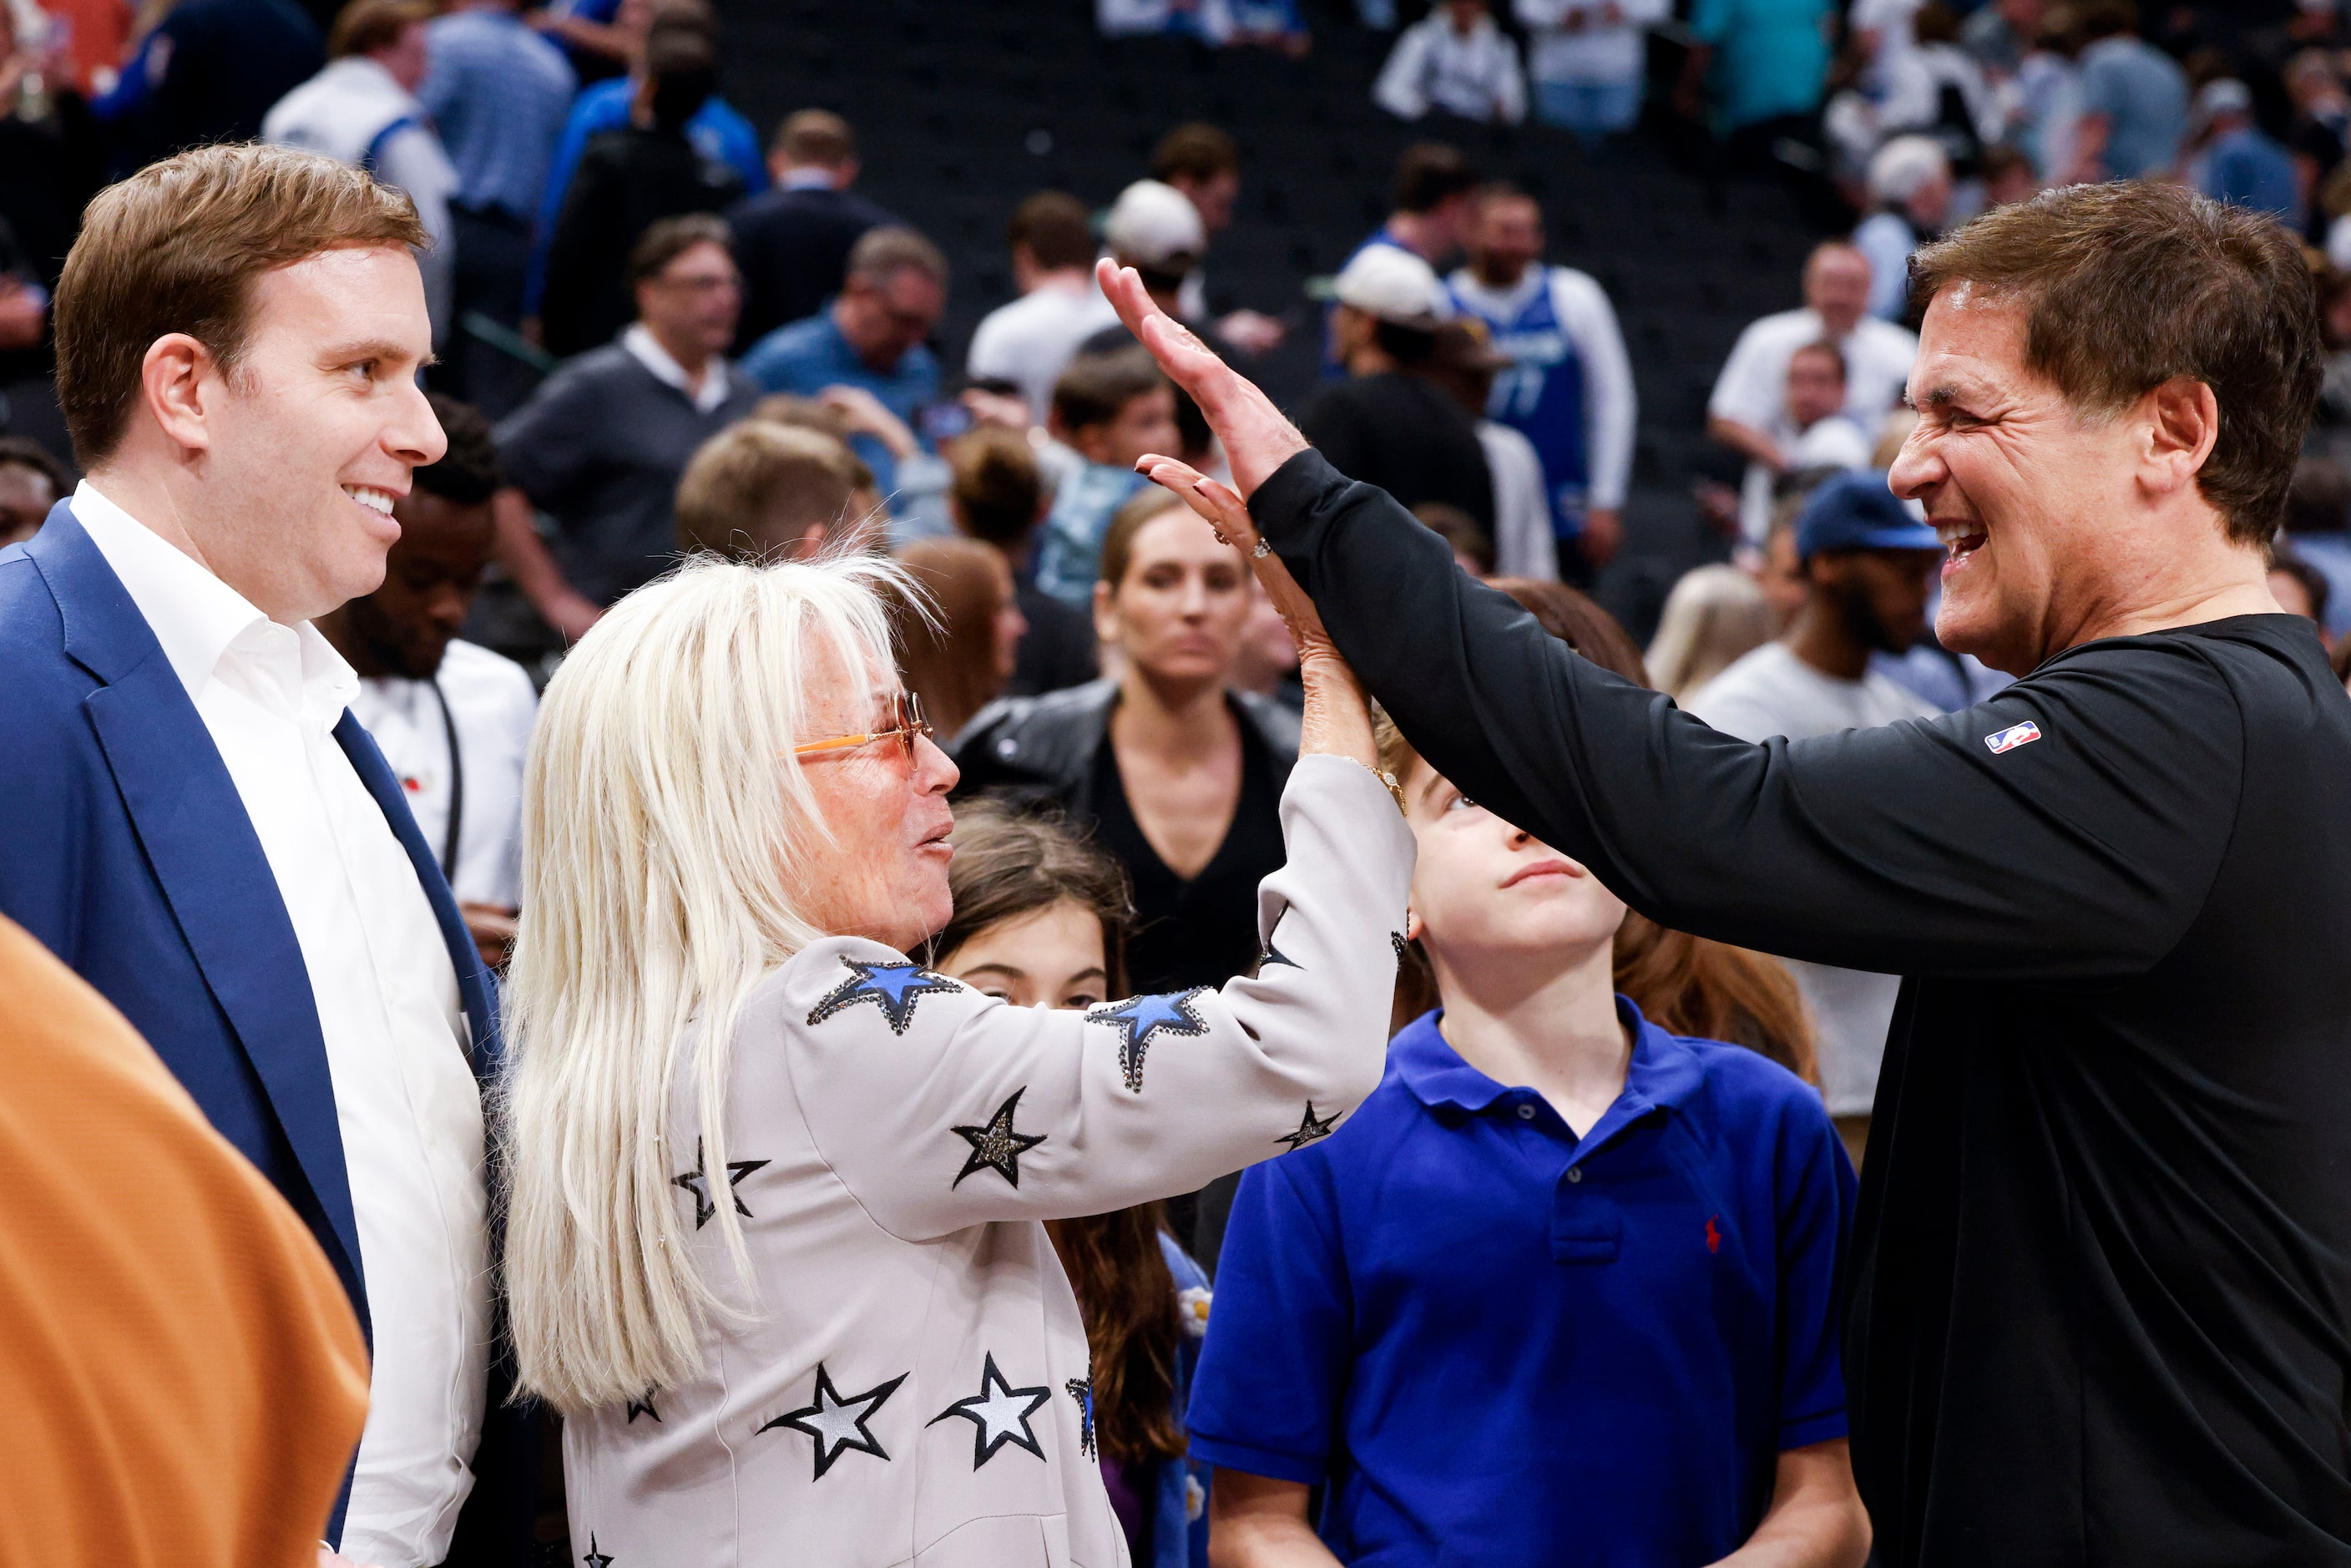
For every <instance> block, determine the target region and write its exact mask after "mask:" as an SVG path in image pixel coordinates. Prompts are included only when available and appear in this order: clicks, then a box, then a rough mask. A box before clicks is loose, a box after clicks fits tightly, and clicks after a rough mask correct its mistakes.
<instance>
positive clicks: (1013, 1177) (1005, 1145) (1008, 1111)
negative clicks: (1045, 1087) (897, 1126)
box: [947, 1083, 1045, 1188]
mask: <svg viewBox="0 0 2351 1568" xmlns="http://www.w3.org/2000/svg"><path fill="white" fill-rule="evenodd" d="M1028 1092H1029V1086H1028V1085H1027V1084H1025V1083H1024V1084H1022V1085H1021V1086H1020V1087H1019V1088H1018V1089H1015V1090H1014V1091H1013V1092H1012V1098H1011V1099H1009V1100H1007V1101H1006V1102H1005V1103H1003V1104H1001V1105H998V1107H997V1108H996V1114H995V1115H993V1116H990V1117H989V1118H988V1119H987V1125H986V1126H984V1127H956V1128H954V1129H952V1131H953V1132H954V1133H955V1134H956V1136H957V1137H959V1138H961V1139H962V1140H963V1141H964V1142H965V1143H967V1144H969V1145H971V1155H970V1156H969V1157H968V1158H967V1159H966V1160H965V1161H964V1162H963V1169H962V1170H961V1171H958V1172H957V1173H956V1178H955V1180H953V1181H951V1182H949V1183H947V1186H949V1187H950V1188H952V1187H958V1186H962V1185H963V1178H964V1177H965V1176H969V1175H971V1174H972V1173H973V1172H974V1171H986V1170H992V1171H994V1172H995V1173H996V1174H997V1175H998V1176H1002V1177H1003V1178H1004V1179H1005V1180H1006V1181H1008V1182H1010V1183H1011V1184H1012V1185H1013V1186H1019V1185H1020V1156H1021V1155H1025V1154H1027V1153H1028V1152H1029V1150H1030V1149H1033V1148H1035V1147H1036V1146H1037V1145H1040V1144H1041V1143H1043V1142H1044V1141H1045V1134H1042V1133H1037V1134H1029V1133H1024V1132H1021V1131H1020V1130H1019V1128H1017V1127H1015V1126H1014V1125H1013V1124H1012V1113H1013V1112H1014V1111H1016V1110H1018V1109H1019V1105H1020V1096H1022V1095H1023V1094H1026V1093H1028Z"/></svg>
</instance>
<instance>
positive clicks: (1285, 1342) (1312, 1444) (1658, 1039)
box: [1189, 997, 1854, 1568]
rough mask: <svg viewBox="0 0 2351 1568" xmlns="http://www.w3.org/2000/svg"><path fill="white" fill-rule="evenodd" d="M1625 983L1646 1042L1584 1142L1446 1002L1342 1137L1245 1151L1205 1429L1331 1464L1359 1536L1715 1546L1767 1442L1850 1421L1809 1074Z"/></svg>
mask: <svg viewBox="0 0 2351 1568" xmlns="http://www.w3.org/2000/svg"><path fill="white" fill-rule="evenodd" d="M1617 1009H1618V1012H1619V1015H1620V1016H1621V1017H1622V1018H1623V1019H1625V1023H1626V1024H1627V1025H1628V1026H1629V1027H1631V1028H1633V1029H1635V1030H1636V1031H1637V1033H1636V1039H1635V1044H1634V1047H1633V1059H1632V1064H1631V1069H1630V1071H1629V1072H1628V1073H1627V1074H1626V1078H1625V1090H1624V1092H1623V1093H1621V1094H1620V1095H1618V1096H1617V1098H1616V1101H1615V1103H1614V1104H1612V1105H1611V1106H1610V1107H1609V1108H1608V1110H1607V1112H1606V1113H1604V1114H1603V1115H1602V1117H1601V1118H1600V1120H1599V1122H1598V1123H1597V1124H1595V1125H1593V1128H1592V1129H1591V1130H1590V1131H1589V1132H1588V1133H1587V1134H1585V1135H1584V1136H1583V1138H1582V1139H1581V1140H1580V1141H1579V1140H1578V1139H1577V1137H1576V1136H1575V1134H1573V1132H1571V1131H1570V1130H1569V1128H1568V1126H1567V1124H1566V1123H1565V1122H1563V1121H1562V1120H1561V1118H1560V1116H1559V1114H1558V1113H1557V1112H1556V1111H1554V1110H1553V1109H1552V1106H1551V1104H1550V1103H1549V1102H1547V1101H1545V1100H1544V1099H1543V1098H1542V1097H1541V1095H1540V1094H1537V1093H1536V1092H1534V1091H1532V1090H1530V1089H1510V1088H1505V1087H1503V1086H1502V1085H1501V1084H1499V1083H1497V1082H1494V1081H1493V1080H1492V1079H1490V1078H1489V1077H1487V1076H1486V1075H1485V1074H1484V1073H1482V1072H1480V1071H1478V1070H1477V1069H1475V1068H1473V1067H1471V1066H1469V1065H1468V1063H1467V1062H1465V1061H1462V1060H1461V1058H1460V1057H1459V1056H1458V1055H1457V1054H1456V1053H1455V1052H1454V1051H1453V1049H1452V1048H1451V1047H1450V1046H1448V1045H1447V1044H1446V1042H1445V1039H1444V1037H1443V1035H1441V1034H1440V1033H1439V1032H1438V1029H1437V1025H1438V1021H1439V1019H1441V1018H1442V1016H1443V1015H1442V1014H1441V1013H1430V1014H1428V1015H1427V1016H1426V1017H1424V1018H1422V1019H1417V1020H1416V1021H1415V1022H1413V1023H1412V1024H1409V1025H1407V1026H1406V1027H1405V1030H1403V1031H1402V1032H1401V1033H1399V1034H1398V1035H1397V1036H1396V1037H1395V1040H1394V1041H1393V1042H1392V1043H1391V1044H1390V1046H1389V1048H1388V1070H1387V1075H1386V1077H1385V1078H1384V1080H1383V1081H1382V1082H1381V1084H1380V1086H1379V1088H1378V1089H1377V1090H1376V1091H1375V1092H1374V1093H1373V1094H1372V1096H1371V1098H1370V1099H1368V1100H1366V1101H1364V1103H1363V1105H1362V1106H1361V1107H1360V1108H1359V1109H1358V1110H1357V1111H1356V1112H1355V1113H1354V1114H1353V1115H1352V1116H1350V1117H1349V1118H1347V1120H1346V1121H1345V1122H1344V1124H1342V1125H1341V1126H1340V1128H1339V1129H1338V1131H1337V1132H1336V1133H1335V1134H1332V1135H1331V1136H1330V1137H1329V1138H1328V1139H1327V1140H1325V1141H1322V1142H1320V1143H1313V1144H1310V1145H1303V1146H1301V1147H1300V1148H1299V1149H1298V1151H1297V1152H1296V1153H1293V1154H1287V1155H1281V1156H1280V1157H1279V1158H1277V1159H1274V1160H1272V1161H1270V1163H1268V1164H1265V1165H1261V1166H1256V1167H1254V1168H1253V1169H1251V1170H1250V1171H1249V1174H1248V1175H1247V1176H1244V1177H1243V1178H1242V1181H1241V1188H1240V1195H1239V1197H1238V1199H1237V1201H1236V1202H1235V1204H1234V1206H1233V1213H1232V1221H1231V1226H1230V1228H1229V1229H1228V1230H1227V1232H1226V1235H1225V1244H1224V1251H1223V1253H1222V1255H1221V1258H1220V1260H1219V1262H1218V1265H1217V1296H1216V1307H1215V1310H1214V1311H1213V1312H1211V1313H1210V1314H1209V1318H1208V1338H1207V1347H1206V1349H1205V1351H1204V1353H1203V1354H1202V1357H1201V1362H1200V1368H1199V1372H1198V1374H1197V1375H1196V1378H1195V1380H1194V1382H1193V1385H1192V1403H1191V1408H1190V1412H1189V1426H1190V1429H1191V1437H1192V1456H1193V1458H1196V1459H1200V1460H1205V1461H1206V1462H1207V1463H1209V1464H1212V1465H1215V1466H1217V1468H1219V1469H1237V1470H1245V1471H1248V1472H1249V1473H1250V1474H1253V1475H1260V1476H1267V1477H1271V1478H1274V1479H1281V1480H1290V1481H1298V1482H1303V1483H1309V1484H1311V1483H1314V1482H1319V1481H1325V1480H1327V1481H1328V1482H1329V1485H1330V1491H1329V1495H1328V1500H1327V1501H1326V1502H1325V1504H1324V1508H1323V1513H1322V1521H1321V1530H1322V1539H1323V1541H1324V1542H1326V1543H1328V1544H1329V1546H1330V1547H1331V1549H1332V1551H1333V1552H1336V1553H1337V1554H1338V1557H1339V1560H1340V1561H1341V1562H1342V1563H1349V1564H1352V1565H1354V1568H1366V1565H1374V1564H1376V1565H1378V1568H1405V1565H1406V1564H1410V1565H1412V1568H1423V1565H1426V1564H1431V1563H1575V1564H1577V1565H1579V1568H1586V1565H1589V1568H1677V1565H1683V1564H1687V1565H1688V1568H1698V1565H1699V1564H1703V1563H1712V1562H1714V1561H1715V1560H1716V1559H1718V1558H1719V1557H1721V1556H1723V1555H1725V1554H1726V1553H1728V1552H1731V1551H1733V1550H1735V1549H1736V1548H1737V1547H1738V1546H1739V1545H1740V1542H1743V1541H1744V1540H1745V1539H1746V1538H1747V1536H1748V1535H1749V1534H1750V1532H1751V1531H1753V1530H1754V1528H1755V1525H1756V1523H1757V1521H1759V1520H1760V1519H1761V1517H1762V1513H1763V1511H1764V1508H1765V1506H1766V1505H1767V1504H1768V1503H1769V1501H1770V1500H1771V1483H1772V1476H1773V1471H1774V1468H1775V1466H1776V1465H1777V1463H1778V1457H1779V1455H1780V1453H1781V1452H1782V1450H1784V1449H1789V1448H1803V1447H1806V1446H1808V1445H1811V1444H1814V1443H1822V1442H1826V1441H1829V1440H1830V1439H1832V1438H1836V1437H1844V1435H1845V1414H1844V1378H1843V1375H1842V1373H1841V1371H1840V1368H1839V1365H1838V1354H1839V1338H1840V1332H1841V1331H1840V1308H1841V1303H1842V1300H1843V1291H1842V1281H1841V1279H1840V1276H1841V1274H1842V1271H1843V1266H1844V1248H1845V1237H1846V1232H1847V1229H1848V1228H1849V1226H1850V1224H1851V1220H1852V1212H1853V1202H1854V1178H1853V1170H1852V1167H1851V1166H1849V1165H1848V1164H1847V1163H1846V1161H1845V1155H1844V1146H1843V1145H1841V1144H1839V1142H1838V1141H1837V1136H1836V1133H1835V1130H1834V1128H1833V1127H1832V1126H1831V1125H1830V1124H1829V1118H1828V1113H1827V1112H1826V1111H1825V1110H1824V1109H1823V1107H1822V1104H1821V1098H1820V1095H1819V1094H1818V1093H1816V1092H1814V1091H1813V1090H1812V1089H1811V1088H1810V1087H1808V1086H1807V1085H1805V1084H1804V1083H1802V1082H1800V1081H1799V1080H1798V1079H1796V1078H1795V1077H1794V1076H1793V1075H1792V1074H1791V1073H1789V1072H1787V1071H1784V1070H1782V1068H1780V1067H1778V1066H1776V1065H1775V1064H1773V1063H1772V1062H1771V1061H1766V1060H1765V1059H1764V1058H1763V1057H1761V1056H1759V1055H1757V1054H1755V1053H1754V1052H1752V1051H1746V1050H1743V1049H1741V1048H1740V1047H1738V1046H1733V1045H1724V1044H1720V1043H1719V1042H1717V1041H1714V1040H1685V1039H1682V1038H1680V1037H1678V1036H1675V1035H1670V1034H1667V1032H1666V1031H1665V1030H1661V1029H1659V1028H1657V1027H1656V1025H1654V1024H1651V1023H1648V1022H1647V1021H1646V1020H1645V1019H1642V1018H1641V1015H1640V1013H1639V1011H1638V1010H1637V1009H1635V1008H1634V1007H1633V1004H1632V1003H1630V1002H1629V1001H1626V1000H1625V999H1624V998H1621V997H1620V998H1617ZM1312 1113H1313V1108H1311V1107H1310V1108H1309V1114H1310V1115H1311V1114H1312Z"/></svg>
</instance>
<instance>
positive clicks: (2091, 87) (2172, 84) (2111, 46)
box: [2082, 34, 2188, 180]
mask: <svg viewBox="0 0 2351 1568" xmlns="http://www.w3.org/2000/svg"><path fill="white" fill-rule="evenodd" d="M2082 112H2084V113H2085V114H2103V115H2105V117H2106V120H2107V121H2108V126H2107V131H2106V156H2105V164H2106V177H2107V178H2108V179H2110V180H2136V179H2137V178H2138V177H2139V176H2140V175H2142V174H2147V173H2152V172H2161V171H2163V170H2166V169H2168V168H2170V167H2171V166H2172V165H2173V164H2174V163H2176V162H2179V140H2180V138H2181V137H2183V136H2185V135H2187V133H2188V76H2187V73H2186V72H2184V71H2182V70H2181V69H2180V68H2179V62H2177V61H2176V60H2174V59H2173V58H2172V57H2170V56H2169V55H2167V54H2165V53H2164V52H2163V51H2162V50H2161V49H2158V48H2157V47H2155V46H2154V45H2153V44H2150V43H2148V42H2147V40H2145V39H2144V38H2135V37H2130V36H2129V35H2127V34H2126V35H2124V36H2122V37H2114V38H2100V39H2099V40H2098V41H2097V42H2096V43H2095V44H2092V45H2091V46H2090V47H2088V48H2086V49H2084V50H2083V51H2082Z"/></svg>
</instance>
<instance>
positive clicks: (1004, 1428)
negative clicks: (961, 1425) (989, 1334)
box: [929, 1352, 1053, 1470]
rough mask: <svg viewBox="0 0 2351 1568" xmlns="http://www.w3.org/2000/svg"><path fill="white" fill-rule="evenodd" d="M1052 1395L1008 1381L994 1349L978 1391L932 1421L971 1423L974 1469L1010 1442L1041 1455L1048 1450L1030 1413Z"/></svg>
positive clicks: (1049, 1391) (931, 1422)
mask: <svg viewBox="0 0 2351 1568" xmlns="http://www.w3.org/2000/svg"><path fill="white" fill-rule="evenodd" d="M1052 1397H1053V1391H1052V1390H1051V1389H1050V1388H1015V1387H1013V1386H1012V1385H1010V1384H1008V1383H1007V1382H1006V1381H1005V1380H1004V1374H1002V1373H1001V1372H998V1370H997V1369H996V1356H995V1354H994V1353H993V1352H991V1353H989V1354H988V1357H987V1367H986V1369H985V1370H984V1371H982V1372H981V1374H980V1376H979V1392H978V1393H977V1394H975V1395H973V1396H971V1397H970V1398H968V1399H958V1400H956V1402H955V1403H954V1404H952V1405H950V1406H947V1407H946V1409H944V1410H942V1411H940V1412H939V1413H938V1414H937V1415H935V1416H932V1417H931V1419H930V1422H929V1424H930V1425H931V1426H934V1427H935V1426H937V1425H938V1424H939V1423H940V1422H942V1421H944V1420H946V1418H947V1417H948V1416H962V1417H963V1418H964V1419H965V1420H967V1421H968V1422H970V1423H971V1424H972V1427H973V1432H972V1438H971V1468H972V1469H975V1470H976V1469H979V1467H980V1466H982V1465H984V1464H986V1463H987V1461H988V1460H990V1459H992V1458H995V1457H996V1450H997V1449H998V1448H1002V1447H1004V1445H1005V1444H1007V1443H1016V1444H1018V1445H1019V1446H1020V1447H1021V1448H1026V1449H1028V1450H1029V1452H1030V1453H1032V1454H1034V1455H1036V1456H1037V1457H1038V1458H1040V1459H1041V1458H1044V1457H1045V1450H1044V1448H1041V1447H1040V1445H1039V1444H1038V1441H1037V1434H1036V1433H1035V1432H1034V1431H1032V1430H1030V1429H1029V1416H1033V1415H1035V1414H1036V1413H1037V1407H1038V1406H1040V1405H1043V1404H1045V1403H1047V1402H1048V1401H1050V1399H1051V1398H1052Z"/></svg>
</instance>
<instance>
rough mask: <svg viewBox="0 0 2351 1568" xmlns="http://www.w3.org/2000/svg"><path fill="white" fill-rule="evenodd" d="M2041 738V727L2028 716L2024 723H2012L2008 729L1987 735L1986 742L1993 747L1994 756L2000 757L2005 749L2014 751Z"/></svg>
mask: <svg viewBox="0 0 2351 1568" xmlns="http://www.w3.org/2000/svg"><path fill="white" fill-rule="evenodd" d="M2040 738H2041V727H2040V726H2039V725H2037V724H2035V723H2033V722H2032V720H2031V719H2029V718H2028V719H2026V720H2025V721H2024V722H2023V723H2022V724H2011V725H2010V726H2009V727H2007V728H2006V729H2003V730H1998V731H1995V732H1994V733H1992V734H1991V735H1987V736H1985V737H1984V744H1985V745H1986V746H1989V747H1991V754H1992V755H1993V756H1994V757H1998V756H1999V755H2001V753H2002V752H2004V751H2014V750H2015V749H2016V748H2017V747H2020V746H2024V745H2028V744H2030V743H2031V742H2032V741H2036V740H2038V739H2040Z"/></svg>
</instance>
